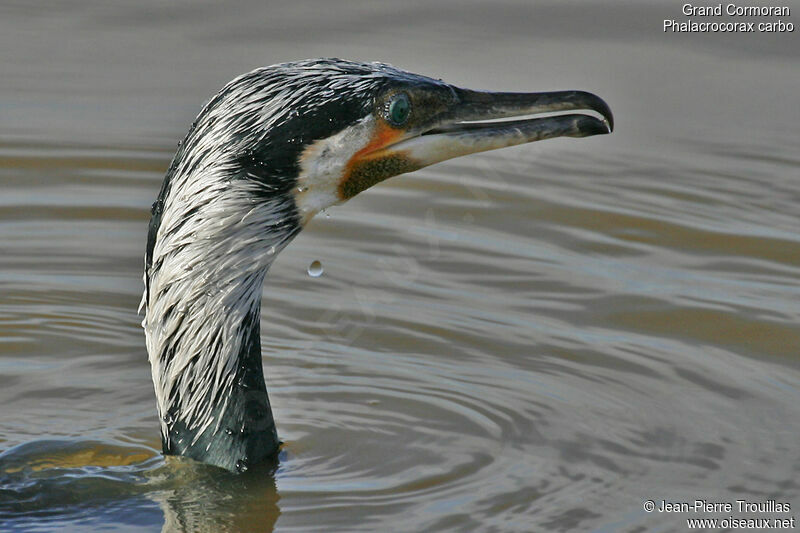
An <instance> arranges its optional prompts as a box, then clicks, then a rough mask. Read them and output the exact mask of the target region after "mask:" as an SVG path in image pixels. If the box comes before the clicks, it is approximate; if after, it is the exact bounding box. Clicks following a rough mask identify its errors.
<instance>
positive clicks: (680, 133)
mask: <svg viewBox="0 0 800 533" xmlns="http://www.w3.org/2000/svg"><path fill="white" fill-rule="evenodd" d="M799 9H800V6H799ZM679 10H680V4H679V3H676V4H675V5H674V6H672V5H670V4H669V3H662V5H661V6H657V7H650V6H645V5H644V4H642V3H625V2H617V3H611V4H608V3H605V4H603V6H602V8H601V6H600V5H599V4H590V3H583V2H574V1H570V2H556V1H552V2H537V3H536V4H532V3H529V2H513V1H506V2H493V3H491V4H489V3H456V2H442V3H439V4H429V3H428V2H404V3H397V2H393V3H386V4H380V5H376V4H374V3H372V2H363V3H361V4H360V5H359V4H358V3H356V4H350V5H349V6H348V7H347V8H345V7H344V6H336V7H335V8H332V7H330V5H329V4H322V3H308V2H293V3H291V5H287V6H283V7H278V6H264V5H262V3H260V2H249V3H248V2H243V3H239V4H238V7H237V8H231V7H229V6H226V7H220V6H217V4H216V3H211V2H209V3H205V4H203V3H194V2H192V3H185V4H183V3H171V4H170V5H169V6H162V5H160V4H159V3H157V2H153V3H152V5H148V4H147V3H141V2H140V3H137V4H135V5H129V6H120V5H112V4H108V3H106V2H96V3H93V2H80V3H79V4H78V5H76V4H70V5H69V6H67V5H66V4H62V3H58V2H53V3H52V4H49V5H48V4H47V3H36V4H35V5H33V4H28V3H24V2H19V3H15V2H10V3H9V2H6V3H5V4H4V5H3V6H2V7H0V50H2V52H0V54H2V58H3V60H2V76H1V78H2V80H0V187H1V188H2V194H0V250H2V254H0V406H2V407H0V452H2V453H1V454H0V530H3V531H6V530H8V531H54V530H58V531H82V532H83V531H99V530H104V531H108V530H113V531H143V530H144V531H147V530H149V531H159V530H162V529H163V530H166V531H180V530H185V531H196V530H207V531H273V530H274V531H394V530H398V531H590V530H591V531H645V530H647V531H651V530H652V531H685V530H686V528H685V523H684V520H683V519H684V518H685V515H664V514H658V513H653V514H648V513H645V512H644V510H643V507H642V503H643V501H644V500H645V499H652V500H655V501H659V500H662V499H667V500H677V501H693V500H694V499H695V498H703V499H708V500H712V501H729V502H732V501H735V500H736V499H746V500H748V501H765V500H768V499H775V500H778V501H786V502H791V504H792V506H793V513H796V509H800V498H798V494H800V484H798V481H797V480H798V479H800V448H799V447H798V429H800V425H799V424H798V419H799V418H800V357H798V349H800V328H798V325H797V324H798V320H799V319H800V306H798V301H800V281H798V280H800V238H799V237H798V233H797V220H798V215H800V208H798V205H800V180H799V179H798V175H799V172H798V169H800V155H799V154H800V152H798V150H797V146H798V139H800V107H798V106H797V105H796V100H797V87H798V82H800V69H798V56H799V55H800V48H799V47H798V46H797V35H796V33H795V34H783V35H766V34H761V35H709V34H706V35H664V34H663V33H661V32H660V28H661V21H662V19H663V18H667V17H669V18H679V17H680V11H679ZM798 12H800V11H798ZM792 19H793V21H794V22H795V24H798V23H799V22H800V21H799V20H797V18H796V16H794V15H793V16H792ZM316 56H340V57H347V58H351V59H358V60H382V61H387V62H390V63H393V64H395V65H397V66H400V67H403V68H406V69H408V70H411V71H415V72H419V73H422V74H426V75H431V76H434V77H441V78H443V79H445V80H446V81H449V82H452V83H455V84H458V85H462V86H468V87H473V88H487V89H498V90H551V89H586V90H591V91H593V92H595V93H597V94H599V95H601V96H603V97H604V98H605V99H606V100H607V101H608V102H609V104H610V105H611V107H612V109H613V110H614V112H615V115H616V118H617V126H618V127H617V131H616V132H615V133H614V134H613V135H610V136H604V137H593V138H590V139H579V140H575V139H558V140H553V141H547V142H543V143H537V144H532V145H527V146H524V147H518V148H513V149H508V150H504V151H502V152H494V153H488V154H478V155H474V156H471V157H469V158H463V159H457V160H453V161H449V162H446V163H443V164H440V165H437V166H434V167H430V168H427V169H423V170H421V171H419V172H417V173H414V174H412V175H408V176H403V177H398V178H394V179H392V180H390V181H388V182H387V183H384V184H381V185H380V186H379V187H376V188H374V189H372V190H370V191H369V192H367V193H365V194H363V195H361V196H359V197H358V198H356V199H354V200H352V201H351V202H349V203H348V204H347V205H345V206H342V207H338V208H333V209H330V210H329V211H328V214H329V215H330V217H326V216H319V217H318V218H317V219H316V220H315V221H314V222H313V223H312V224H311V225H310V226H309V227H308V228H307V230H306V231H304V232H303V233H302V234H301V235H300V236H299V237H298V238H297V239H296V241H295V242H294V243H293V244H292V245H291V246H290V247H289V248H287V249H286V250H285V251H284V252H283V253H282V254H281V256H280V257H279V259H278V260H277V261H276V263H275V264H274V265H273V267H272V269H271V271H270V274H269V276H268V280H267V284H266V285H265V289H264V310H263V316H262V322H263V323H262V336H263V338H262V345H263V348H264V366H265V374H266V376H267V382H268V387H269V390H270V396H271V400H272V404H273V409H274V412H275V417H276V420H277V422H278V430H279V433H280V435H281V437H282V439H283V440H284V441H285V442H286V445H285V447H284V449H283V451H282V454H281V458H280V462H279V464H278V465H277V467H276V468H275V469H271V468H269V467H265V468H262V469H259V470H258V471H255V472H249V473H248V475H245V476H234V475H230V474H227V473H223V472H220V471H218V470H216V469H214V468H210V467H205V466H203V465H197V464H192V463H190V462H187V461H181V460H174V459H164V458H163V457H162V456H161V455H160V442H159V436H158V423H157V419H156V413H155V400H154V396H153V391H152V385H151V382H150V373H149V372H150V371H149V366H148V363H147V356H146V352H145V348H144V335H143V332H142V329H141V327H140V322H141V317H139V316H137V314H136V308H137V306H138V302H139V299H140V296H141V290H142V284H141V268H142V263H143V254H144V244H145V235H146V227H147V221H148V217H149V206H150V204H151V203H152V202H153V200H154V199H155V197H156V195H157V192H158V189H159V186H160V182H161V180H162V177H163V174H164V171H165V169H166V167H167V165H168V164H169V160H170V158H171V157H172V154H173V152H174V150H175V147H176V144H177V142H178V141H179V140H180V139H181V137H182V136H183V135H184V133H185V131H186V129H187V128H188V125H189V124H190V123H191V121H192V119H193V117H194V115H195V114H196V113H197V112H198V111H199V109H200V107H201V106H202V104H203V102H204V101H205V100H206V99H207V98H209V97H210V96H211V95H212V94H213V93H214V92H215V91H216V90H217V89H218V88H220V87H221V86H222V85H223V84H224V83H226V82H227V81H228V80H229V79H231V78H232V77H234V76H236V75H238V74H240V73H242V72H245V71H247V70H250V69H252V68H254V67H257V66H260V65H266V64H271V63H275V62H279V61H287V60H292V59H301V58H305V57H316ZM313 261H320V263H321V266H322V267H323V269H324V273H323V274H322V275H321V276H319V277H311V276H309V274H308V268H309V265H311V264H312V262H313ZM703 516H720V517H722V516H724V515H703ZM758 516H759V517H774V516H777V515H758ZM783 517H788V515H783Z"/></svg>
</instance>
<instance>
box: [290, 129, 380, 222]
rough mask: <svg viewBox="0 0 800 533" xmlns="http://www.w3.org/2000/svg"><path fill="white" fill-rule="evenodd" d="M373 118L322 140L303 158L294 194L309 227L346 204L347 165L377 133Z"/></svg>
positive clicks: (308, 149)
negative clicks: (343, 190)
mask: <svg viewBox="0 0 800 533" xmlns="http://www.w3.org/2000/svg"><path fill="white" fill-rule="evenodd" d="M376 122H377V121H376V120H375V117H374V116H373V115H367V116H366V117H364V118H363V119H361V120H359V121H358V122H356V123H355V124H353V125H352V126H349V127H347V128H345V129H343V130H342V131H340V132H339V133H337V134H336V135H333V136H331V137H328V138H327V139H321V140H319V141H317V142H315V143H313V144H311V145H310V146H308V148H306V149H305V150H304V151H303V153H302V155H301V156H300V174H299V176H298V178H297V188H296V189H295V191H294V203H295V206H296V207H297V212H298V213H299V214H300V224H301V225H303V226H305V225H306V224H307V223H308V221H309V220H311V219H312V218H314V215H316V214H317V213H319V212H320V211H322V210H323V209H325V208H326V207H330V206H332V205H337V204H341V203H342V202H344V200H345V199H344V198H342V196H341V193H340V192H339V186H340V184H341V182H342V179H343V178H344V174H345V172H346V171H347V165H348V163H349V162H350V160H351V159H352V158H353V156H354V155H355V154H357V153H358V152H359V151H360V150H361V149H363V148H364V147H365V146H367V144H368V143H369V142H370V140H371V139H372V137H373V134H374V131H375V129H376Z"/></svg>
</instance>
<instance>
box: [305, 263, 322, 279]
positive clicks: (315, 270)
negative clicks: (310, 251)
mask: <svg viewBox="0 0 800 533" xmlns="http://www.w3.org/2000/svg"><path fill="white" fill-rule="evenodd" d="M323 272H324V270H323V269H322V263H320V262H319V261H317V260H316V259H314V260H313V261H311V264H310V265H308V275H309V276H311V277H312V278H318V277H320V276H321V275H322V273H323Z"/></svg>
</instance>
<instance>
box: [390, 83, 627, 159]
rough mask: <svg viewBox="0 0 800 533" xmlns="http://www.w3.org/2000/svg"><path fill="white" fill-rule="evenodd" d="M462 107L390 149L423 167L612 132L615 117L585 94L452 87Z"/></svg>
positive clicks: (608, 109)
mask: <svg viewBox="0 0 800 533" xmlns="http://www.w3.org/2000/svg"><path fill="white" fill-rule="evenodd" d="M454 90H455V93H456V96H457V98H458V103H457V104H455V107H454V109H453V112H452V114H451V115H450V116H449V117H448V120H446V121H444V122H442V123H440V124H437V125H435V126H434V127H433V128H431V129H429V130H427V131H423V132H421V134H418V135H415V136H413V137H409V138H407V139H405V140H402V141H400V142H398V143H396V144H393V145H390V146H387V147H386V149H387V150H388V151H391V152H393V153H395V154H402V155H404V156H405V157H407V158H409V159H410V160H412V161H414V162H415V163H417V165H419V167H420V168H421V167H425V166H428V165H432V164H434V163H438V162H439V161H444V160H446V159H452V158H454V157H459V156H462V155H467V154H472V153H475V152H484V151H487V150H495V149H497V148H504V147H506V146H514V145H517V144H524V143H529V142H533V141H541V140H543V139H551V138H554V137H589V136H591V135H600V134H606V133H611V131H613V129H614V116H613V115H612V114H611V109H610V108H609V107H608V104H606V103H605V102H604V101H603V100H602V99H601V98H600V97H598V96H595V95H594V94H592V93H588V92H584V91H559V92H546V93H504V92H482V91H472V90H468V89H459V88H454ZM576 109H582V110H592V111H595V112H597V113H599V114H600V115H601V116H602V117H603V118H602V119H600V118H597V117H594V116H591V115H586V114H574V113H573V114H561V115H550V116H545V117H539V118H518V119H515V120H497V119H508V118H512V117H523V116H526V115H533V114H541V113H556V112H561V111H568V110H576Z"/></svg>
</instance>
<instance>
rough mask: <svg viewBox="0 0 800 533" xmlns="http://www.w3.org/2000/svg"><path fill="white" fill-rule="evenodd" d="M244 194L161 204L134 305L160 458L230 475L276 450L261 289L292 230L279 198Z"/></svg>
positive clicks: (233, 192) (230, 191) (292, 219)
mask: <svg viewBox="0 0 800 533" xmlns="http://www.w3.org/2000/svg"><path fill="white" fill-rule="evenodd" d="M214 183H216V182H214ZM235 185H239V186H245V185H246V183H243V182H237V183H235ZM250 198H251V197H250V196H247V195H245V194H240V193H239V192H238V191H237V190H236V189H235V188H234V185H229V186H228V188H227V189H226V191H225V192H224V193H220V194H218V195H217V196H216V197H215V198H214V199H213V201H209V202H206V203H204V204H203V203H202V202H200V201H199V200H198V201H196V202H194V203H193V202H187V201H183V202H174V203H170V202H169V201H168V202H165V203H164V206H163V214H161V215H160V224H159V225H158V226H157V227H156V228H155V231H157V232H158V233H157V238H154V239H153V245H152V247H151V252H150V253H149V255H148V257H149V261H150V264H149V265H148V267H147V269H146V277H145V281H146V290H145V296H144V299H143V305H145V307H146V317H145V320H144V322H143V326H144V327H145V333H146V337H147V351H148V354H149V357H150V364H151V369H152V375H153V383H154V386H155V392H156V399H157V405H158V413H159V417H160V421H161V437H162V443H163V449H164V453H165V454H174V455H184V456H187V457H191V458H193V459H196V460H198V461H202V462H205V463H210V464H214V465H217V466H221V467H223V468H226V469H228V470H239V471H242V470H244V469H246V468H247V467H248V464H249V465H254V464H256V463H259V462H262V461H264V460H265V459H267V458H268V457H270V456H274V455H275V454H276V453H277V451H278V446H279V441H278V437H277V434H276V431H275V423H274V420H273V417H272V410H271V408H270V403H269V398H268V396H267V388H266V385H265V383H264V373H263V369H262V363H261V342H260V327H259V322H260V315H261V289H262V285H263V281H264V277H265V275H266V273H267V271H268V270H269V267H270V265H271V264H272V261H273V260H274V259H275V256H277V254H278V253H279V252H280V250H282V249H283V247H285V246H286V244H288V242H289V241H291V240H292V238H293V237H294V236H295V235H296V234H297V233H298V232H299V231H300V227H299V226H298V225H297V223H296V215H295V214H294V211H293V204H291V203H289V204H288V205H289V208H291V209H292V210H291V211H288V209H289V208H287V207H286V205H287V202H286V201H285V200H284V199H283V198H280V197H272V198H267V199H265V200H261V201H259V202H257V203H253V202H252V201H251V199H250ZM169 199H170V198H168V200H169ZM198 204H199V205H201V206H202V207H200V208H198V207H197V205H198ZM254 206H255V207H254ZM243 213H244V214H243ZM154 218H155V216H154ZM151 230H153V225H152V223H151Z"/></svg>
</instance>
